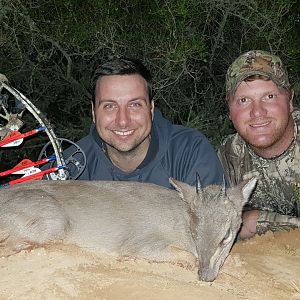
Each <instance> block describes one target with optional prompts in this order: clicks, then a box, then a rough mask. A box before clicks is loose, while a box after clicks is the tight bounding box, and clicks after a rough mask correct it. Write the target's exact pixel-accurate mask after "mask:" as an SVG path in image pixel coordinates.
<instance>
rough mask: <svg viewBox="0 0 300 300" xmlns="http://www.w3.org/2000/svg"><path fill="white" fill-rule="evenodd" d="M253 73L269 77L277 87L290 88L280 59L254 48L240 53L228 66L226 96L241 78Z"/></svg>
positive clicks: (232, 91) (237, 84) (235, 87)
mask: <svg viewBox="0 0 300 300" xmlns="http://www.w3.org/2000/svg"><path fill="white" fill-rule="evenodd" d="M253 75H263V76H266V77H269V78H270V79H271V80H272V81H273V82H274V83H275V84H276V85H277V86H278V87H279V88H285V89H287V90H290V88H291V85H290V83H289V78H288V74H287V71H286V69H285V67H284V66H283V63H282V61H281V59H280V58H279V57H278V56H276V55H274V54H271V53H269V52H266V51H261V50H254V51H249V52H246V53H244V54H242V55H240V56H239V57H238V58H237V59H236V60H235V61H234V62H233V63H232V64H231V66H230V67H229V69H228V71H227V74H226V93H227V98H228V97H229V96H230V95H232V94H233V93H235V91H236V89H237V87H238V86H239V84H240V83H241V82H242V81H243V80H245V79H246V78H248V77H250V76H253Z"/></svg>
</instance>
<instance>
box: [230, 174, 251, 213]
mask: <svg viewBox="0 0 300 300" xmlns="http://www.w3.org/2000/svg"><path fill="white" fill-rule="evenodd" d="M256 183H257V178H255V177H252V178H251V179H249V180H245V181H243V182H241V183H240V184H239V185H236V186H234V187H231V188H230V189H229V190H228V193H229V194H230V195H229V198H230V201H231V202H232V203H233V205H234V206H235V207H236V208H237V209H238V210H240V211H242V209H243V207H244V205H245V203H246V202H247V201H248V200H249V197H250V196H251V193H252V192H253V190H254V188H255V186H256ZM229 191H230V192H229Z"/></svg>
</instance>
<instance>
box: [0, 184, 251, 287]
mask: <svg viewBox="0 0 300 300" xmlns="http://www.w3.org/2000/svg"><path fill="white" fill-rule="evenodd" d="M170 182H171V183H172V185H173V186H174V187H175V189H176V190H171V189H167V188H164V187H160V186H157V185H154V184H147V183H137V182H116V181H115V182H108V181H97V182H96V181H35V182H31V183H26V184H25V183H23V184H19V185H15V186H11V187H7V188H4V189H2V190H1V191H0V203H1V210H0V246H1V250H0V251H2V254H5V255H7V254H12V253H14V252H18V251H21V250H23V249H30V248H33V247H39V246H43V245H47V244H49V243H52V242H58V241H63V242H64V243H71V244H75V245H78V246H80V247H82V248H87V249H90V250H95V251H97V252H100V253H107V254H112V255H116V256H127V257H128V256H129V257H135V258H144V259H147V260H151V261H157V262H165V261H166V262H174V263H176V262H181V263H187V265H193V264H194V265H195V263H196V264H197V266H198V270H199V272H198V273H199V278H200V279H201V280H205V281H213V280H214V279H215V278H216V276H217V274H218V272H219V269H220V267H221V266H222V264H223V262H224V260H225V259H226V257H227V256H228V254H229V251H230V249H231V247H232V244H233V242H234V240H235V237H236V235H237V232H238V230H239V228H240V225H241V214H242V208H243V205H244V203H245V202H246V201H247V199H248V197H249V196H250V194H251V192H252V190H253V189H254V187H255V184H256V179H251V180H250V181H248V182H245V183H243V184H242V185H240V186H236V187H233V188H229V189H225V186H218V185H215V186H208V187H206V188H203V189H202V188H201V187H200V184H199V182H198V183H197V186H196V187H192V186H190V185H188V184H185V183H182V182H179V181H176V180H174V179H170Z"/></svg>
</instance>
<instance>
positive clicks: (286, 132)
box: [228, 79, 294, 158]
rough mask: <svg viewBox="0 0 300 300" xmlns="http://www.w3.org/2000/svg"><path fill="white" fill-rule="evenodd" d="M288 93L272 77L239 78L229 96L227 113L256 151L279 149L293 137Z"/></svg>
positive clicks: (266, 153)
mask: <svg viewBox="0 0 300 300" xmlns="http://www.w3.org/2000/svg"><path fill="white" fill-rule="evenodd" d="M291 98H292V97H290V95H289V93H288V92H287V91H285V90H281V89H279V88H278V87H277V86H276V84H275V83H274V82H273V81H272V80H262V79H255V80H253V81H243V82H241V84H240V85H239V86H238V88H237V89H236V92H235V93H234V95H233V96H231V97H230V99H229V102H228V105H229V113H230V118H231V120H232V122H233V125H234V127H235V129H236V130H237V132H238V133H239V134H240V135H241V137H242V138H243V139H244V140H245V141H246V142H247V143H248V144H250V145H251V147H252V148H253V150H254V152H255V153H257V154H258V155H260V156H262V157H265V158H271V157H274V156H278V155H280V154H281V153H283V152H284V151H285V150H286V149H287V148H288V146H289V145H290V144H291V142H292V140H293V137H294V125H293V119H292V117H291V112H292V111H293V105H292V99H291Z"/></svg>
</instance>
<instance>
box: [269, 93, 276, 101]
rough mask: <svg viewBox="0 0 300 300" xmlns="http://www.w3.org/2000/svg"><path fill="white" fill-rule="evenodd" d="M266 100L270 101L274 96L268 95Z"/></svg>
mask: <svg viewBox="0 0 300 300" xmlns="http://www.w3.org/2000/svg"><path fill="white" fill-rule="evenodd" d="M267 98H268V99H270V100H272V99H275V95H273V94H270V95H268V96H267Z"/></svg>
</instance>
